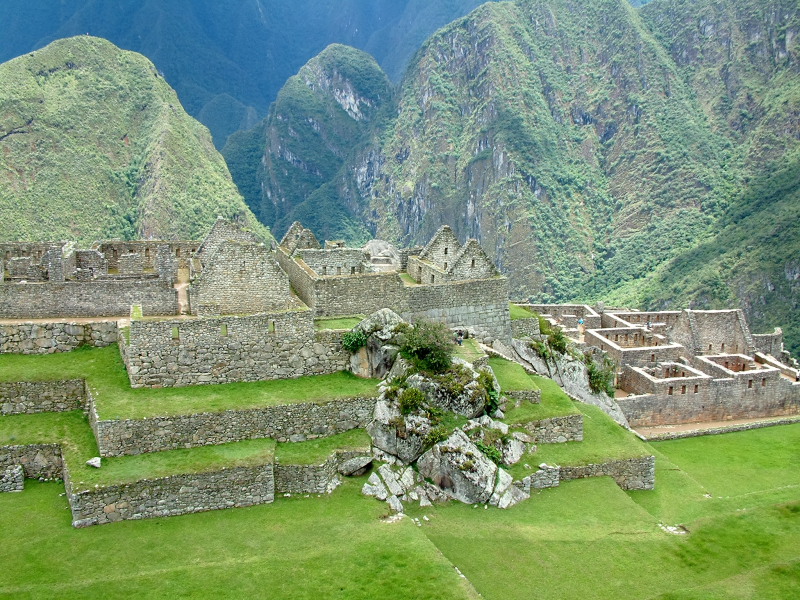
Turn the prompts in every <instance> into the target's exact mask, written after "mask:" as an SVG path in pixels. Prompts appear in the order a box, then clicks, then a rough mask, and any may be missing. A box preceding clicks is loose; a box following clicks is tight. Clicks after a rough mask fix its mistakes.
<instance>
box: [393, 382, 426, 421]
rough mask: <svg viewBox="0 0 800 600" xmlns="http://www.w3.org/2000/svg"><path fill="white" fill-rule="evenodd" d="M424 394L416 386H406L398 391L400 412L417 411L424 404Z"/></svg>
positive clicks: (405, 413)
mask: <svg viewBox="0 0 800 600" xmlns="http://www.w3.org/2000/svg"><path fill="white" fill-rule="evenodd" d="M425 400H426V398H425V394H423V393H422V392H421V391H420V390H418V389H417V388H406V389H404V390H403V391H402V392H401V393H400V399H399V402H400V412H401V413H402V414H404V415H410V414H411V413H413V412H417V411H418V410H420V409H421V408H422V407H423V406H424V405H425Z"/></svg>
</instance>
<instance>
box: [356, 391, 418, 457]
mask: <svg viewBox="0 0 800 600" xmlns="http://www.w3.org/2000/svg"><path fill="white" fill-rule="evenodd" d="M367 432H368V433H369V435H370V436H371V437H372V444H373V445H374V446H375V447H376V448H378V449H380V450H381V451H383V452H385V453H387V454H389V455H391V456H393V457H395V458H396V459H397V460H399V461H400V462H402V463H403V464H406V465H407V464H409V463H411V462H413V461H414V460H416V459H417V458H418V457H419V456H420V455H421V454H422V453H423V452H424V450H425V442H426V438H427V436H428V434H429V433H430V432H431V421H430V419H428V418H426V417H423V416H420V415H407V416H404V415H402V414H401V413H400V409H399V408H398V406H397V403H395V402H390V401H388V400H386V399H380V400H378V402H377V403H376V404H375V415H374V418H373V420H372V422H371V423H370V424H369V425H368V426H367Z"/></svg>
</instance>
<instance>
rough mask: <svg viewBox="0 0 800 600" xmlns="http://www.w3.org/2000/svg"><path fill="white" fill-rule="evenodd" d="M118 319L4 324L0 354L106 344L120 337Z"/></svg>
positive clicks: (29, 352)
mask: <svg viewBox="0 0 800 600" xmlns="http://www.w3.org/2000/svg"><path fill="white" fill-rule="evenodd" d="M118 335H119V332H118V329H117V323H116V321H96V322H93V323H70V322H59V323H53V322H50V323H14V324H9V325H0V354H2V353H13V354H50V353H52V352H69V351H71V350H74V349H75V348H78V347H80V346H94V347H97V348H102V347H104V346H108V345H109V344H113V343H114V342H116V341H117V338H118Z"/></svg>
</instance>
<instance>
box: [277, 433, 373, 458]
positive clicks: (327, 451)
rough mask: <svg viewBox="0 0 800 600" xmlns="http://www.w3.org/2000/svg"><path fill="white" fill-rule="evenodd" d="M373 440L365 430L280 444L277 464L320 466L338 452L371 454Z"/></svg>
mask: <svg viewBox="0 0 800 600" xmlns="http://www.w3.org/2000/svg"><path fill="white" fill-rule="evenodd" d="M370 444H371V439H370V437H369V434H367V432H366V431H365V430H364V429H351V430H350V431H345V432H344V433H339V434H336V435H332V436H329V437H324V438H318V439H316V440H308V441H305V442H295V443H289V442H286V443H279V444H278V446H277V448H276V449H275V462H277V463H280V464H283V465H319V464H322V463H324V462H325V461H326V460H327V459H328V457H329V456H330V455H331V454H333V453H334V452H336V451H337V450H361V449H364V451H365V452H367V453H369V449H370Z"/></svg>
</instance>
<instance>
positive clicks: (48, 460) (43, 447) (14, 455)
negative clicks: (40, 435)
mask: <svg viewBox="0 0 800 600" xmlns="http://www.w3.org/2000/svg"><path fill="white" fill-rule="evenodd" d="M13 465H22V468H23V470H24V471H25V477H27V478H28V479H61V478H62V477H63V476H64V467H63V465H64V461H63V460H62V458H61V446H59V445H58V444H26V445H19V446H0V470H5V468H6V467H10V466H13Z"/></svg>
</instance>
